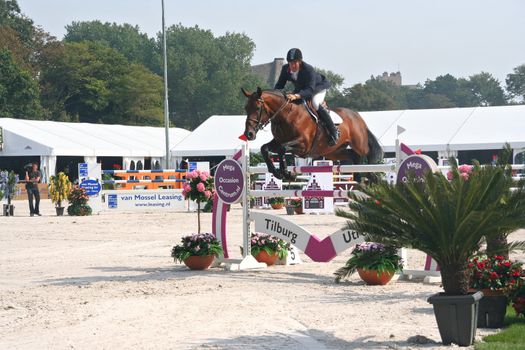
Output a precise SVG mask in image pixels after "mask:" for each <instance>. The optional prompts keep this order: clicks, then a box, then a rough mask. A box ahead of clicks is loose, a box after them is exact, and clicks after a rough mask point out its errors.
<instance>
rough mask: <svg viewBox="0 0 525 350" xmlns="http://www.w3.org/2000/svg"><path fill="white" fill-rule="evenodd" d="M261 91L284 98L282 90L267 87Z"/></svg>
mask: <svg viewBox="0 0 525 350" xmlns="http://www.w3.org/2000/svg"><path fill="white" fill-rule="evenodd" d="M262 92H263V93H267V94H270V95H274V96H277V97H281V98H286V94H285V93H284V91H283V90H275V89H268V90H263V91H262Z"/></svg>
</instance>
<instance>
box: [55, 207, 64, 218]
mask: <svg viewBox="0 0 525 350" xmlns="http://www.w3.org/2000/svg"><path fill="white" fill-rule="evenodd" d="M55 210H56V212H57V216H62V215H64V207H55Z"/></svg>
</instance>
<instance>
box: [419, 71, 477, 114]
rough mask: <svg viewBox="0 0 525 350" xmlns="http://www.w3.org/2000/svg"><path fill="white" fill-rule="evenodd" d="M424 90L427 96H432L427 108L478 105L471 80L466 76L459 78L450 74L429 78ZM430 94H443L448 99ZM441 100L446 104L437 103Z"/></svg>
mask: <svg viewBox="0 0 525 350" xmlns="http://www.w3.org/2000/svg"><path fill="white" fill-rule="evenodd" d="M423 91H424V92H425V94H427V95H426V96H428V97H430V98H431V102H432V103H431V105H430V106H428V107H426V108H447V107H472V106H476V105H477V104H476V103H477V100H476V98H475V96H474V95H473V94H472V92H471V89H470V85H469V82H468V81H467V80H466V79H464V78H460V79H457V78H455V77H454V76H452V75H450V74H446V75H441V76H438V77H437V78H436V79H435V80H427V81H426V82H425V86H424V88H423ZM430 94H432V95H442V96H445V97H446V99H443V98H438V97H436V96H432V95H430ZM431 96H432V97H431ZM440 100H441V101H442V102H443V103H444V104H445V105H444V106H436V105H435V103H436V102H439V101H440ZM450 104H452V106H451V105H450Z"/></svg>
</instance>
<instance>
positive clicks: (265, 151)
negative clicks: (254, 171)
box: [261, 139, 284, 180]
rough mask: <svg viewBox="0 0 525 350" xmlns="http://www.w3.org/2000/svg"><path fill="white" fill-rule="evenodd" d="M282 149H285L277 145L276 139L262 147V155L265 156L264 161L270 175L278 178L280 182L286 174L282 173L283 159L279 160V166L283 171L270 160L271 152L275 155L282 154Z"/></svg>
mask: <svg viewBox="0 0 525 350" xmlns="http://www.w3.org/2000/svg"><path fill="white" fill-rule="evenodd" d="M281 148H283V147H282V146H281V145H279V144H278V143H277V141H275V139H273V140H272V141H270V142H268V143H266V144H264V145H262V147H261V155H262V156H263V159H264V162H265V163H266V167H267V168H268V171H269V172H270V173H272V174H273V176H275V177H276V178H278V179H279V180H282V178H283V176H284V174H283V172H282V163H281V160H282V158H281V159H279V165H281V169H279V170H280V171H279V170H278V169H277V168H276V167H275V166H274V165H273V162H272V160H271V159H270V152H273V153H278V154H280V152H281Z"/></svg>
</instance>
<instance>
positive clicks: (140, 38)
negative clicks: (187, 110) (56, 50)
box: [64, 21, 156, 69]
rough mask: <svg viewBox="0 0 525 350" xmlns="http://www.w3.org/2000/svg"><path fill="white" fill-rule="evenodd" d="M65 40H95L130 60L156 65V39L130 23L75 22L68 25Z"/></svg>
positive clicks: (145, 64)
mask: <svg viewBox="0 0 525 350" xmlns="http://www.w3.org/2000/svg"><path fill="white" fill-rule="evenodd" d="M66 31H67V32H66V35H65V36H64V40H65V41H67V42H82V41H95V42H100V43H103V44H105V45H107V46H109V47H111V48H113V49H115V50H117V51H118V52H120V53H121V54H122V55H124V57H126V58H127V59H128V60H129V61H131V62H135V63H141V64H143V65H144V66H146V67H148V68H150V69H152V68H153V67H156V62H155V60H154V58H153V57H154V56H155V54H156V47H155V40H154V39H151V38H149V37H148V36H147V34H144V33H141V32H140V28H139V27H138V26H132V25H130V24H127V23H124V24H117V23H108V22H106V23H102V22H100V21H88V22H73V23H71V24H70V25H68V26H66Z"/></svg>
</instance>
